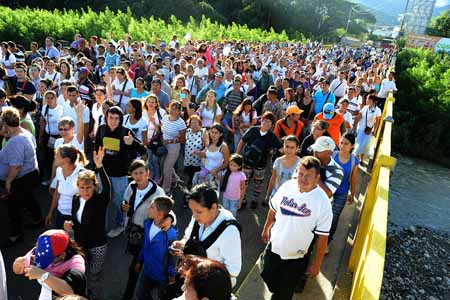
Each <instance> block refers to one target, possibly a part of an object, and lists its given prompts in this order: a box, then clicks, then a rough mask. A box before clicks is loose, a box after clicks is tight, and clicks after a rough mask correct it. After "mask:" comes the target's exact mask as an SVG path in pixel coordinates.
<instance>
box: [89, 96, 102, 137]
mask: <svg viewBox="0 0 450 300" xmlns="http://www.w3.org/2000/svg"><path fill="white" fill-rule="evenodd" d="M91 113H92V119H94V132H95V133H97V129H98V126H100V124H98V120H99V118H100V116H103V109H102V106H101V105H100V107H99V106H98V103H97V102H96V103H94V104H93V105H92V110H91ZM102 118H103V117H102Z"/></svg>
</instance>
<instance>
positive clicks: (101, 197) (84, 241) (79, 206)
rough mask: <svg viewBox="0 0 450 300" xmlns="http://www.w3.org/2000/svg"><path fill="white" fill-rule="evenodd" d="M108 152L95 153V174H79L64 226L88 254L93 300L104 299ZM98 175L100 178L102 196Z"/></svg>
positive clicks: (87, 172) (109, 195) (108, 191)
mask: <svg viewBox="0 0 450 300" xmlns="http://www.w3.org/2000/svg"><path fill="white" fill-rule="evenodd" d="M104 156H105V149H104V148H103V147H100V148H99V149H98V152H96V151H94V153H93V160H94V164H95V172H94V171H91V170H84V171H81V172H80V173H78V176H77V179H76V186H77V188H78V190H79V192H78V194H77V195H76V196H75V197H73V198H72V209H71V218H70V219H69V220H68V221H66V222H65V223H64V230H66V231H67V232H72V231H73V234H74V237H75V241H76V242H77V243H78V244H79V245H80V246H82V247H83V248H84V249H85V250H86V251H87V252H88V253H89V255H88V258H89V259H88V266H87V268H86V275H87V277H88V280H87V283H88V294H89V296H90V297H91V299H102V295H101V294H102V292H101V291H102V285H101V276H100V275H101V272H102V271H103V266H104V264H105V258H106V231H105V216H106V208H107V207H108V203H109V201H110V199H111V184H110V182H109V179H108V175H107V174H106V172H105V169H104V168H103V157H104ZM95 173H98V174H99V175H100V180H101V186H102V190H101V192H98V186H99V184H98V182H97V177H96V175H95Z"/></svg>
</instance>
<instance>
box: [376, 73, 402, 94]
mask: <svg viewBox="0 0 450 300" xmlns="http://www.w3.org/2000/svg"><path fill="white" fill-rule="evenodd" d="M389 90H394V91H397V86H396V85H395V82H394V81H390V80H389V79H387V78H385V79H383V81H382V82H381V87H380V91H379V92H378V95H377V96H378V97H380V98H387V96H388V93H389Z"/></svg>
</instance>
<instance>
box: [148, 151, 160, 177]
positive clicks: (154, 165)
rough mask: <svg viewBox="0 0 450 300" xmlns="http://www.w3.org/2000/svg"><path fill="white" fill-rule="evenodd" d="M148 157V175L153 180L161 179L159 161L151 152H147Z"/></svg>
mask: <svg viewBox="0 0 450 300" xmlns="http://www.w3.org/2000/svg"><path fill="white" fill-rule="evenodd" d="M147 156H148V168H149V169H150V175H151V176H152V177H153V178H154V179H161V160H160V158H159V157H158V156H156V155H155V154H153V152H152V151H150V150H147Z"/></svg>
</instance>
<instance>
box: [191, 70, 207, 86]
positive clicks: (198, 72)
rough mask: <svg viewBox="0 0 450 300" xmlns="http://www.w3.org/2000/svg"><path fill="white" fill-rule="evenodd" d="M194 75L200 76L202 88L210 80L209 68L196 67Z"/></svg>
mask: <svg viewBox="0 0 450 300" xmlns="http://www.w3.org/2000/svg"><path fill="white" fill-rule="evenodd" d="M194 76H198V77H199V78H200V88H203V87H204V86H205V84H206V82H207V80H208V68H207V67H203V68H201V69H200V68H198V67H197V68H195V70H194Z"/></svg>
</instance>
